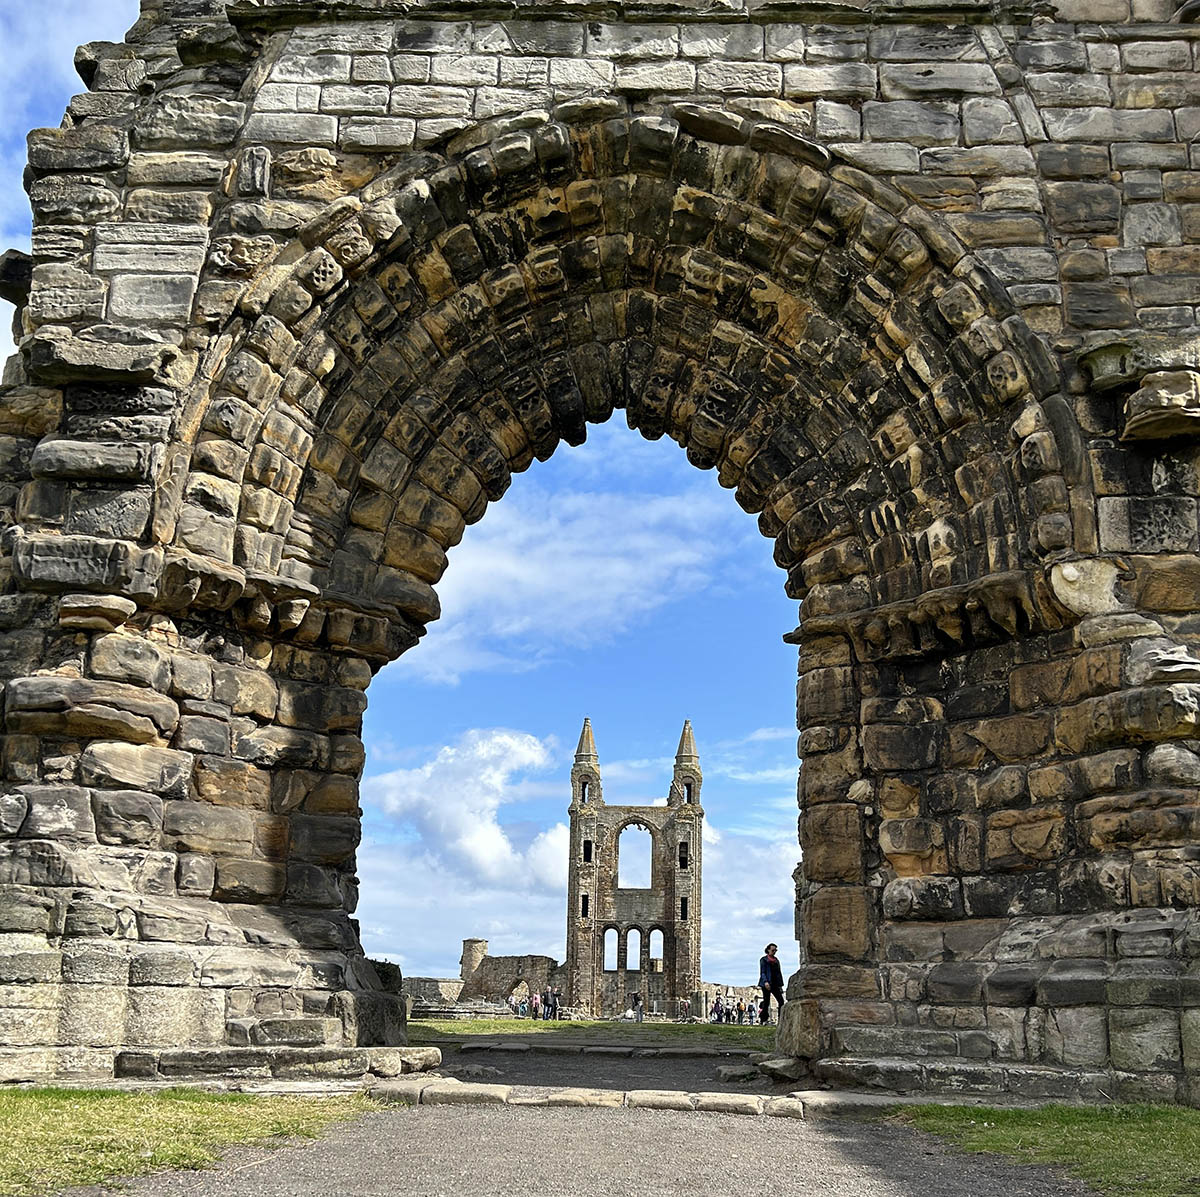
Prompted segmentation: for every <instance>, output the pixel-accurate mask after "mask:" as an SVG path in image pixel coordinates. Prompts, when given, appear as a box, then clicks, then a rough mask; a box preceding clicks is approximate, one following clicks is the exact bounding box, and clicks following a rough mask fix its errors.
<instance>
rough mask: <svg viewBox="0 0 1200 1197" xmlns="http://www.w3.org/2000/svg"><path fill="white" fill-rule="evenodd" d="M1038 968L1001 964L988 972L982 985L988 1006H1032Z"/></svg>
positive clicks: (1025, 965) (1035, 991)
mask: <svg viewBox="0 0 1200 1197" xmlns="http://www.w3.org/2000/svg"><path fill="white" fill-rule="evenodd" d="M1040 971H1041V970H1040V969H1038V968H1036V967H1035V966H1033V965H1027V964H1002V965H1000V966H999V967H998V968H996V969H994V970H993V971H992V972H991V973H989V974H988V977H987V980H986V982H985V986H984V996H985V1001H986V1002H987V1004H988V1005H989V1006H1032V1005H1033V1003H1034V999H1035V996H1036V993H1037V982H1038V976H1039V973H1040Z"/></svg>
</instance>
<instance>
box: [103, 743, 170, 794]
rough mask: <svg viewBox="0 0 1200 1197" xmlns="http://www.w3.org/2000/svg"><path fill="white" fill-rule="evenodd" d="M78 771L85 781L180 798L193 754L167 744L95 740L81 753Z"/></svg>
mask: <svg viewBox="0 0 1200 1197" xmlns="http://www.w3.org/2000/svg"><path fill="white" fill-rule="evenodd" d="M80 775H81V777H82V778H83V781H84V783H85V784H86V785H92V786H100V787H107V788H112V789H119V790H130V789H132V790H144V791H147V792H149V793H152V794H160V795H162V796H163V797H165V798H182V797H185V796H186V795H187V792H188V782H189V781H190V780H191V775H192V756H191V754H190V753H186V752H176V751H174V750H173V749H169V748H150V747H146V746H140V747H135V746H133V745H130V744H122V743H118V742H115V741H109V742H104V741H96V742H93V743H92V744H90V745H88V747H87V748H86V749H85V751H84V753H83V756H82V758H81V760H80Z"/></svg>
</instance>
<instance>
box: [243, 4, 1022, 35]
mask: <svg viewBox="0 0 1200 1197" xmlns="http://www.w3.org/2000/svg"><path fill="white" fill-rule="evenodd" d="M1036 11H1037V8H1036V5H1034V4H1032V3H1028V2H1026V0H927V2H925V3H921V2H920V0H910V2H909V3H904V2H903V0H899V2H897V0H891V2H888V0H860V2H857V3H855V2H844V0H843V2H839V0H707V3H705V4H704V5H703V6H702V5H701V4H696V5H689V4H687V3H681V2H679V0H662V2H660V3H654V2H653V0H644V2H642V3H637V2H636V0H635V2H633V3H622V2H621V0H615V2H614V0H556V2H553V3H536V2H535V3H531V4H529V5H528V6H522V7H520V8H518V9H515V10H514V8H513V7H512V6H511V5H507V4H503V3H498V2H497V0H479V3H477V4H474V5H469V6H468V5H463V6H456V5H454V4H452V3H450V4H448V3H446V0H424V2H422V0H415V2H414V0H337V2H336V3H329V2H328V0H240V2H239V3H233V4H230V5H229V8H228V9H227V14H228V17H229V20H230V21H231V22H232V24H233V25H234V26H236V27H237V28H240V29H280V28H290V27H292V26H295V25H300V24H305V23H315V22H321V21H324V22H329V21H366V20H376V21H377V20H380V19H384V20H386V19H388V18H389V17H390V18H391V19H392V20H412V19H413V18H414V17H415V18H417V19H424V20H431V21H438V20H443V21H461V20H464V19H467V20H480V21H496V20H504V19H506V18H507V19H510V20H521V21H537V20H553V21H562V20H576V21H587V20H605V21H626V22H629V23H630V24H635V23H647V22H649V23H661V22H664V21H686V22H688V24H695V23H698V22H715V23H729V22H731V21H754V22H759V23H763V24H766V23H773V22H777V21H805V22H819V23H822V24H827V23H848V22H863V21H873V22H875V23H879V22H889V23H901V22H912V23H923V24H924V23H946V22H953V23H970V24H989V25H990V24H1015V25H1026V24H1029V23H1030V21H1031V20H1032V18H1033V16H1034V15H1035V13H1036Z"/></svg>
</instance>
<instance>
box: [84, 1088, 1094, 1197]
mask: <svg viewBox="0 0 1200 1197" xmlns="http://www.w3.org/2000/svg"><path fill="white" fill-rule="evenodd" d="M84 1192H85V1191H83V1190H75V1193H76V1197H84ZM1090 1192H1091V1191H1090V1190H1089V1189H1087V1188H1085V1187H1084V1186H1082V1185H1079V1184H1077V1183H1075V1182H1072V1181H1068V1180H1063V1179H1062V1178H1060V1177H1058V1176H1056V1175H1055V1174H1054V1173H1052V1172H1051V1171H1049V1170H1048V1169H1044V1168H1030V1167H1013V1166H1011V1165H1008V1164H1005V1163H1002V1162H999V1161H996V1160H992V1159H988V1158H981V1157H978V1156H964V1155H957V1154H954V1153H953V1152H951V1151H948V1150H947V1149H946V1148H945V1147H944V1146H943V1145H942V1144H941V1143H940V1142H939V1141H938V1140H936V1139H934V1138H932V1137H930V1136H926V1135H922V1134H920V1133H918V1132H915V1131H911V1130H907V1129H905V1128H902V1127H894V1126H887V1125H884V1124H882V1123H879V1122H858V1121H851V1120H849V1119H845V1120H836V1121H822V1122H817V1123H814V1122H807V1123H805V1122H798V1121H794V1120H792V1119H788V1118H741V1117H737V1116H733V1115H727V1114H684V1113H674V1112H670V1111H657V1110H624V1109H617V1110H603V1109H599V1110H564V1109H527V1108H526V1109H522V1108H520V1107H512V1106H498V1107H478V1106H473V1107H461V1106H460V1107H451V1106H415V1107H411V1108H404V1107H402V1108H394V1109H390V1110H385V1111H382V1112H380V1113H377V1114H371V1115H368V1116H367V1117H366V1118H363V1119H361V1120H359V1121H357V1122H354V1123H351V1124H348V1125H343V1126H339V1127H336V1128H334V1129H332V1130H331V1131H330V1132H329V1133H328V1134H327V1135H326V1137H325V1138H324V1139H322V1140H320V1141H319V1142H316V1143H308V1144H303V1145H300V1146H297V1147H286V1148H283V1149H280V1150H278V1151H267V1150H264V1149H239V1150H238V1151H236V1152H232V1153H230V1155H229V1157H228V1158H227V1159H226V1160H225V1161H224V1163H222V1164H221V1165H219V1166H218V1167H217V1169H215V1170H214V1171H212V1172H208V1173H201V1174H197V1173H170V1174H166V1173H159V1174H158V1175H156V1176H153V1177H150V1178H148V1179H145V1180H141V1181H136V1182H133V1183H132V1184H127V1185H124V1186H122V1187H121V1188H120V1189H119V1190H118V1189H89V1190H86V1193H87V1194H88V1195H90V1197H100V1195H102V1194H103V1195H105V1197H107V1195H108V1194H112V1195H113V1197H116V1194H117V1193H120V1194H122V1197H328V1195H329V1194H331V1193H333V1194H339V1195H344V1197H395V1195H396V1194H403V1195H404V1197H509V1195H517V1194H534V1195H538V1197H752V1195H759V1194H765V1195H769V1197H1087V1195H1088V1194H1090Z"/></svg>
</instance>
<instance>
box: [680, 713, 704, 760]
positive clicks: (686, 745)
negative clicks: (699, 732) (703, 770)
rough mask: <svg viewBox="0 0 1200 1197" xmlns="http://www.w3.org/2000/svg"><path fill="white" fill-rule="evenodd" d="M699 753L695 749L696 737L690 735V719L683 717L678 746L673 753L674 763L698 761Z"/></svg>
mask: <svg viewBox="0 0 1200 1197" xmlns="http://www.w3.org/2000/svg"><path fill="white" fill-rule="evenodd" d="M699 759H700V754H699V753H698V752H697V751H696V737H695V736H694V735H692V721H691V720H690V719H685V720H684V721H683V735H681V736H680V737H679V748H678V749H677V750H676V753H675V763H676V764H677V765H682V764H684V763H685V762H686V763H689V764H690V763H691V762H692V761H698V760H699Z"/></svg>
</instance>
